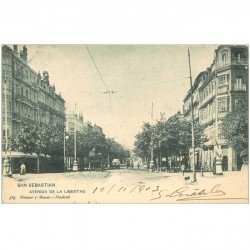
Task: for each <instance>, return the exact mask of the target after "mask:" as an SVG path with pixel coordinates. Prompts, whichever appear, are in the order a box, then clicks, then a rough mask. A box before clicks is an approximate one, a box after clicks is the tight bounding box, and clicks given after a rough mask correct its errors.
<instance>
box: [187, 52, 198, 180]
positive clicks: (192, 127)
mask: <svg viewBox="0 0 250 250" xmlns="http://www.w3.org/2000/svg"><path fill="white" fill-rule="evenodd" d="M188 62H189V79H190V94H191V129H192V151H193V182H196V181H197V180H196V172H195V145H194V107H193V83H192V73H191V62H190V52H189V49H188Z"/></svg>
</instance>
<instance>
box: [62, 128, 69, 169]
mask: <svg viewBox="0 0 250 250" xmlns="http://www.w3.org/2000/svg"><path fill="white" fill-rule="evenodd" d="M68 139H69V136H68V135H66V128H64V133H63V162H64V172H65V171H67V166H66V140H68Z"/></svg>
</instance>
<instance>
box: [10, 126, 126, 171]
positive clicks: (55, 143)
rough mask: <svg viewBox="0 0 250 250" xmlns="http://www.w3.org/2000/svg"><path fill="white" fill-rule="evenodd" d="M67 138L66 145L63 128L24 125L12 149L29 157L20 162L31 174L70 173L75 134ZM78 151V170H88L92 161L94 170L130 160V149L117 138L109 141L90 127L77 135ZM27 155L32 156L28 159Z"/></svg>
mask: <svg viewBox="0 0 250 250" xmlns="http://www.w3.org/2000/svg"><path fill="white" fill-rule="evenodd" d="M66 137H67V140H66V141H65V144H64V138H65V132H64V128H55V127H52V126H48V125H47V126H46V125H42V126H37V125H23V126H22V129H21V130H20V131H19V132H18V133H17V135H16V137H15V139H14V140H13V141H12V148H13V149H14V150H16V151H19V152H23V153H24V154H26V155H25V157H24V158H23V159H21V161H22V162H23V161H25V163H26V165H27V170H28V171H29V172H37V173H39V172H62V171H70V170H71V169H72V163H73V157H74V134H66ZM64 147H65V148H64ZM76 149H77V161H78V165H79V169H78V170H84V169H86V168H89V166H91V162H92V166H93V167H94V168H96V167H98V168H100V167H102V168H107V167H108V166H110V163H111V162H112V160H113V159H119V160H120V161H124V160H125V158H127V157H129V151H128V150H126V149H125V148H124V147H123V146H122V145H120V144H119V143H117V142H116V141H115V140H114V139H111V138H106V136H105V135H104V134H103V132H102V131H99V130H95V129H94V128H93V126H92V125H91V124H88V127H87V129H86V130H85V132H84V133H79V132H76ZM64 152H65V155H64ZM28 154H30V155H31V156H32V157H30V158H29V157H27V156H28ZM64 156H65V157H64ZM65 159H66V161H65ZM20 163H21V162H16V163H15V164H14V168H18V165H20ZM14 171H15V169H14ZM16 171H18V170H17V169H16Z"/></svg>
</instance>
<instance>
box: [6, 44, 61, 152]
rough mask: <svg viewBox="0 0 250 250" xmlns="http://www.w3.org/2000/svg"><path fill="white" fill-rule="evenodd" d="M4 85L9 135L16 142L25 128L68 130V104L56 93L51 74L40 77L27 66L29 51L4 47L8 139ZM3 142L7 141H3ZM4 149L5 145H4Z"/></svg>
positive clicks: (46, 73)
mask: <svg viewBox="0 0 250 250" xmlns="http://www.w3.org/2000/svg"><path fill="white" fill-rule="evenodd" d="M5 82H6V90H7V91H6V96H7V98H6V103H7V107H6V108H7V128H8V129H7V134H8V138H9V140H10V139H11V138H14V136H15V135H16V133H18V131H20V129H21V127H22V125H23V124H41V125H42V124H47V125H51V126H54V127H58V126H61V127H64V126H65V101H64V99H63V98H62V97H61V95H60V94H57V93H56V89H55V86H54V85H51V83H50V81H49V74H48V72H46V71H44V72H43V74H42V75H41V74H40V73H37V72H35V71H34V70H33V69H32V68H31V67H30V66H29V64H28V50H27V48H26V46H23V48H22V50H21V51H18V46H17V45H14V46H13V49H12V48H10V47H9V46H7V45H4V46H2V125H3V126H2V133H3V134H2V135H3V137H2V138H3V139H4V136H5V126H4V124H5ZM3 141H4V140H3ZM3 148H4V145H3Z"/></svg>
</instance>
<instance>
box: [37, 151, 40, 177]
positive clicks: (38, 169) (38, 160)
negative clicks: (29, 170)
mask: <svg viewBox="0 0 250 250" xmlns="http://www.w3.org/2000/svg"><path fill="white" fill-rule="evenodd" d="M36 163H37V173H38V174H39V172H40V159H39V155H37V162H36Z"/></svg>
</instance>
